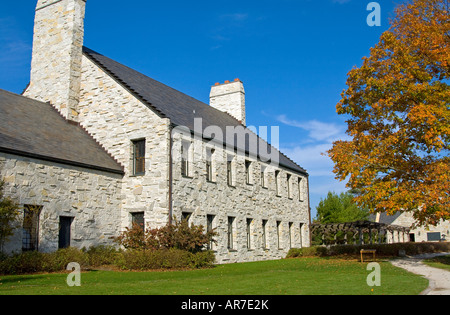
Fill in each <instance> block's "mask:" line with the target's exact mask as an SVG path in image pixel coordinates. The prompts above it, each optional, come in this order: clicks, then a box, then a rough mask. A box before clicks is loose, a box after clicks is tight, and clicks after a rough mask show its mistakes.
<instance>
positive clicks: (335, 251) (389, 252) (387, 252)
mask: <svg viewBox="0 0 450 315" xmlns="http://www.w3.org/2000/svg"><path fill="white" fill-rule="evenodd" d="M361 249H375V250H376V251H377V257H379V256H384V257H396V256H398V255H399V252H400V251H404V252H405V254H406V255H410V256H413V255H420V254H424V253H440V252H448V251H450V243H448V242H440V243H425V242H423V243H396V244H370V245H335V246H313V247H307V248H292V249H291V250H289V252H288V254H287V256H286V258H296V257H326V256H341V255H344V256H352V257H359V255H360V251H361Z"/></svg>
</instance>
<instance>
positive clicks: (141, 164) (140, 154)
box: [133, 140, 145, 175]
mask: <svg viewBox="0 0 450 315" xmlns="http://www.w3.org/2000/svg"><path fill="white" fill-rule="evenodd" d="M144 174H145V140H137V141H133V175H144Z"/></svg>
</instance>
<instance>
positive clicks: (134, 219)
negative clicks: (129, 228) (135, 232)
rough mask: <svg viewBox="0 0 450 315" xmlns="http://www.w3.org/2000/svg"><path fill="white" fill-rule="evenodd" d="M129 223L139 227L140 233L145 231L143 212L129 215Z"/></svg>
mask: <svg viewBox="0 0 450 315" xmlns="http://www.w3.org/2000/svg"><path fill="white" fill-rule="evenodd" d="M131 223H132V224H133V226H135V225H137V226H139V227H140V228H141V229H142V231H145V219H144V212H136V213H132V214H131Z"/></svg>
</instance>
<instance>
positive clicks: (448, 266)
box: [424, 255, 450, 271]
mask: <svg viewBox="0 0 450 315" xmlns="http://www.w3.org/2000/svg"><path fill="white" fill-rule="evenodd" d="M424 263H425V264H427V265H428V266H430V267H434V268H440V269H444V270H448V271H450V255H447V256H438V257H434V258H430V259H426V260H424Z"/></svg>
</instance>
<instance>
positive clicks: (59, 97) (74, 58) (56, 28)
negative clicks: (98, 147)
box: [24, 0, 86, 121]
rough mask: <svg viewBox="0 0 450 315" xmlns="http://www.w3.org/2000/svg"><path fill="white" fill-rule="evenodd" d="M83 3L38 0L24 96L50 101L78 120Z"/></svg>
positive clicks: (71, 118)
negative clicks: (27, 85)
mask: <svg viewBox="0 0 450 315" xmlns="http://www.w3.org/2000/svg"><path fill="white" fill-rule="evenodd" d="M85 7H86V0H39V1H38V3H37V6H36V16H35V23H34V37H33V54H32V61H31V78H30V85H29V87H28V88H27V90H26V91H25V92H24V95H25V96H28V97H31V98H34V99H37V100H39V101H43V102H50V103H51V104H52V105H53V106H54V107H55V108H57V109H58V110H59V111H60V113H61V114H62V115H63V116H64V117H65V118H66V119H68V120H72V121H78V103H79V97H80V86H81V62H82V55H83V52H82V49H83V38H84V16H85Z"/></svg>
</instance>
